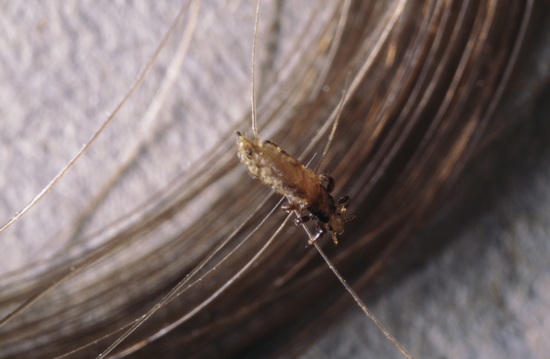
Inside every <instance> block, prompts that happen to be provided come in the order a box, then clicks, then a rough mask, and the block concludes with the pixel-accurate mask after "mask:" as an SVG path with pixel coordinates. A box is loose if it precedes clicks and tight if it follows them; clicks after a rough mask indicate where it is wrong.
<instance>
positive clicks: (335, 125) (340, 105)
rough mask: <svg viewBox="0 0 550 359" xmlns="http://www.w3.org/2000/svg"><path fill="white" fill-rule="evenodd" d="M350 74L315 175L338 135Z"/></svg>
mask: <svg viewBox="0 0 550 359" xmlns="http://www.w3.org/2000/svg"><path fill="white" fill-rule="evenodd" d="M350 74H351V73H349V72H348V75H347V76H346V83H345V85H344V91H343V94H342V99H341V100H340V104H339V105H338V112H336V118H335V119H334V125H333V126H332V131H330V136H329V137H328V141H327V144H326V146H325V149H324V151H323V154H322V155H321V158H320V159H319V162H318V163H317V166H316V167H315V170H314V171H313V172H314V173H315V174H317V171H319V168H321V163H323V160H324V159H325V157H326V155H327V152H328V149H329V147H330V144H331V143H332V139H333V138H334V134H335V133H336V128H337V127H338V122H339V121H340V115H341V114H342V109H343V108H344V103H345V102H346V95H347V93H348V88H349V78H350Z"/></svg>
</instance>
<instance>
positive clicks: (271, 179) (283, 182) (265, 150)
mask: <svg viewBox="0 0 550 359" xmlns="http://www.w3.org/2000/svg"><path fill="white" fill-rule="evenodd" d="M237 147H238V152H237V154H238V157H239V159H240V160H241V162H242V163H244V164H245V165H246V166H248V172H249V173H250V174H251V175H252V177H254V178H258V179H259V180H260V181H262V182H263V183H264V184H266V185H268V186H270V187H271V188H273V189H274V190H275V191H276V192H277V193H279V194H281V195H283V196H286V197H287V198H288V200H289V201H290V203H285V204H284V205H283V206H282V208H283V210H285V211H287V212H290V211H294V210H297V211H300V212H304V211H308V212H309V214H308V215H305V216H302V217H300V218H299V219H298V220H296V224H301V223H304V222H307V221H309V220H310V219H313V220H316V230H317V234H316V235H315V237H314V238H313V239H312V240H310V244H311V243H314V242H315V241H317V240H318V239H319V238H321V237H322V236H323V235H324V234H325V233H327V232H331V234H332V239H333V241H334V243H335V244H338V240H337V238H336V235H339V234H342V233H344V223H345V222H347V221H349V220H351V219H353V218H354V216H352V217H348V218H346V219H344V218H343V217H342V213H344V212H345V211H346V208H347V205H348V204H349V202H350V198H349V197H348V196H345V197H342V198H341V199H340V200H339V201H338V203H337V204H336V203H335V201H334V198H332V196H331V195H330V192H332V190H333V188H334V180H333V179H332V177H330V176H329V175H326V174H322V175H320V176H317V175H316V174H315V173H314V172H313V171H312V170H311V169H309V168H306V167H305V166H304V165H303V164H302V163H301V162H300V161H298V160H296V159H294V158H292V157H291V156H290V155H289V154H288V153H286V152H285V151H283V150H282V149H281V148H280V147H279V146H277V145H276V144H274V143H273V142H271V141H264V142H262V141H261V140H260V139H258V138H253V139H249V138H246V137H244V136H243V135H241V133H239V132H237ZM324 181H326V186H325V185H323V182H324Z"/></svg>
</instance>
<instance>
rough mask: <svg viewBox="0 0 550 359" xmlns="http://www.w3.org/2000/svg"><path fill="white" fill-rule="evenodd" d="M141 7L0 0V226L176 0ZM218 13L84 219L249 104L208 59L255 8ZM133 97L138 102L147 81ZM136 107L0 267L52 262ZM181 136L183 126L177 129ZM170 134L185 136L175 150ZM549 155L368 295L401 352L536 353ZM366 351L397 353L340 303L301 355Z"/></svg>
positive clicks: (142, 189) (129, 201) (221, 51)
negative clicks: (439, 247) (442, 243)
mask: <svg viewBox="0 0 550 359" xmlns="http://www.w3.org/2000/svg"><path fill="white" fill-rule="evenodd" d="M268 3H269V2H266V4H265V5H264V6H269V4H268ZM152 4H153V3H151V4H149V5H146V3H135V4H134V3H131V4H127V3H124V2H101V3H98V2H96V1H79V2H76V1H74V2H62V3H44V2H36V3H32V4H31V3H30V2H24V3H23V2H21V3H15V2H12V3H8V4H4V5H2V9H1V11H0V27H1V28H0V31H1V33H2V36H0V45H1V46H0V49H1V50H0V55H1V59H0V71H1V72H0V79H1V85H0V116H1V118H2V119H3V120H2V121H1V125H0V126H1V127H0V141H1V145H0V187H1V188H2V196H0V220H1V221H2V222H5V221H6V220H7V219H8V218H9V217H10V216H11V215H13V214H14V213H15V212H16V211H17V210H19V209H21V208H22V207H23V206H24V205H25V204H26V203H28V201H29V200H30V199H31V198H32V197H33V196H34V195H36V194H37V193H38V192H39V191H40V190H41V189H42V188H43V186H44V185H45V184H46V183H47V182H48V181H49V180H50V179H51V178H52V177H53V176H54V175H55V174H56V173H57V171H59V169H60V168H61V167H62V166H63V165H64V164H65V163H66V162H67V161H68V160H69V159H70V158H71V157H72V156H73V155H74V154H75V153H76V151H77V150H78V149H79V148H80V147H81V146H82V144H83V143H84V142H85V141H86V140H87V139H88V138H89V137H90V135H91V134H92V133H93V131H94V130H95V129H97V128H98V126H99V124H100V123H101V122H102V121H103V120H104V118H105V114H106V113H108V112H110V111H111V110H112V109H113V108H114V106H115V104H116V103H117V101H118V100H119V99H120V98H121V97H122V95H123V94H124V93H125V91H126V89H127V88H128V87H129V86H130V83H131V81H132V80H133V77H134V76H135V74H136V73H137V72H138V71H139V69H140V68H141V67H143V65H144V63H145V61H146V59H147V58H148V56H149V55H150V54H151V53H152V51H153V49H154V47H155V46H156V45H157V43H158V41H159V39H160V37H161V35H162V34H163V32H164V31H165V30H166V28H167V27H168V22H169V19H171V18H173V16H174V14H175V12H176V11H177V9H178V8H179V4H178V3H177V2H176V1H174V2H162V3H161V2H155V3H154V5H152ZM228 4H229V5H228V8H229V9H232V7H233V6H234V7H236V8H237V9H240V8H239V6H240V4H239V2H229V3H228ZM209 6H211V5H209V2H206V3H205V4H204V8H205V9H208V8H209ZM218 11H219V12H218V13H216V12H212V13H210V12H208V11H206V13H203V16H204V17H203V18H201V19H202V21H200V22H199V24H200V25H199V26H202V28H201V29H198V30H200V31H199V32H198V34H199V35H198V38H197V39H196V41H194V42H193V44H192V46H195V47H201V48H202V50H201V54H204V53H207V54H210V55H211V56H212V57H211V58H210V60H209V61H210V62H209V61H205V60H204V58H201V59H196V60H195V61H193V57H191V58H190V61H189V62H188V63H187V65H186V66H188V68H187V72H186V74H187V76H186V77H184V78H183V79H180V82H179V83H178V85H176V90H175V92H176V95H175V96H176V97H177V98H173V99H171V100H169V101H168V105H167V107H166V112H167V114H166V115H165V116H167V117H169V118H171V117H172V116H174V117H175V118H176V119H178V120H177V121H176V122H172V121H171V120H161V121H166V123H170V125H165V127H163V126H160V130H159V131H160V134H159V135H158V137H159V138H160V140H157V141H156V143H157V144H160V145H157V146H155V147H154V150H151V152H150V153H148V156H146V158H145V160H144V161H145V164H144V165H143V166H144V167H145V168H147V171H143V170H140V169H137V170H136V171H135V173H132V174H130V175H129V177H128V178H126V179H125V182H124V184H123V185H121V188H120V190H119V191H114V193H115V195H114V197H113V198H111V199H108V201H107V204H105V205H104V207H103V208H102V209H101V210H100V211H98V212H99V213H100V218H96V219H94V221H93V222H92V223H91V224H90V227H93V226H96V225H100V224H101V223H106V222H107V221H108V220H109V218H112V216H113V215H115V214H117V213H119V212H120V211H122V210H123V209H124V208H128V207H131V206H132V205H135V204H136V203H139V202H140V201H141V199H142V198H144V197H145V196H146V193H150V192H151V191H152V190H154V189H155V188H162V186H163V185H165V183H167V182H168V181H169V179H170V178H171V177H172V176H174V175H175V173H177V172H179V171H181V170H182V169H183V168H185V166H187V165H189V163H191V162H192V160H193V158H195V157H194V156H198V155H200V152H198V153H194V152H193V151H192V150H191V151H189V150H188V149H189V148H194V145H198V144H201V146H205V147H208V146H212V145H215V143H216V141H217V140H218V139H219V136H220V134H221V133H223V130H224V127H223V126H227V124H228V123H234V122H236V121H237V120H238V119H239V118H240V116H243V114H244V113H246V111H247V110H248V106H249V102H248V101H249V96H248V88H249V78H248V76H249V68H248V65H247V64H246V61H240V60H239V61H236V62H234V63H237V64H239V65H235V67H233V68H230V69H227V68H226V69H218V70H214V68H215V66H214V65H215V63H216V62H218V61H219V58H218V57H223V58H224V59H225V60H224V61H222V62H223V63H226V62H225V61H227V63H233V62H232V61H229V60H227V57H229V56H235V57H236V58H238V59H241V58H243V59H248V58H249V46H250V39H251V36H249V35H250V34H251V26H249V27H248V29H247V30H242V28H241V27H240V26H237V24H236V23H238V24H242V23H248V24H249V25H251V24H252V12H251V7H247V10H246V11H237V10H235V12H234V13H231V14H235V15H232V16H226V17H225V18H224V19H225V21H227V23H225V22H224V24H225V25H223V26H222V27H220V28H218V27H212V29H213V30H211V31H208V29H209V24H211V23H212V22H213V21H217V19H218V18H219V16H220V12H222V11H221V10H218ZM224 11H229V10H224ZM229 13H230V12H229ZM266 13H267V11H266ZM228 29H232V30H231V31H234V32H231V31H229V30H228ZM235 29H236V30H235ZM249 30H250V31H249ZM228 32H230V33H228ZM222 35H223V36H227V39H228V40H226V41H222V42H216V44H215V47H216V48H215V49H212V50H208V46H212V47H214V45H212V43H211V42H210V41H211V40H210V39H211V38H216V37H219V36H222ZM209 36H210V37H209ZM231 39H233V40H231ZM236 39H240V40H239V41H237V40H236ZM205 48H206V50H205ZM235 53H236V54H235ZM234 54H235V55H234ZM243 54H244V55H243ZM164 61H165V63H166V60H164ZM186 91H191V93H196V92H199V93H203V94H206V95H207V96H206V95H199V96H200V97H202V98H205V97H206V98H210V99H211V101H210V102H208V103H201V104H197V103H195V102H193V101H191V100H190V99H189V97H186V95H185V94H186ZM138 96H140V97H139V98H143V99H145V98H150V93H144V94H138ZM178 106H180V107H179V108H180V109H178ZM181 106H183V107H184V108H185V111H182V110H181ZM132 108H133V109H132V110H130V113H128V114H126V115H125V116H122V117H121V118H120V119H119V120H117V121H116V122H115V123H114V124H113V125H112V126H111V127H110V129H109V130H108V131H107V132H106V133H105V134H104V135H103V136H102V138H103V139H102V140H101V142H98V144H97V145H96V146H95V147H94V149H93V150H92V151H91V152H90V154H89V155H88V156H87V158H84V159H83V160H82V164H81V165H78V166H76V167H75V168H74V169H73V170H72V171H71V173H70V174H69V175H68V177H67V178H65V179H64V180H63V181H62V183H60V186H59V187H58V188H57V189H56V190H55V191H54V192H52V193H51V194H49V195H48V197H47V198H45V200H44V201H43V203H41V204H40V205H39V206H38V207H37V208H35V209H33V210H32V211H31V212H30V213H29V214H28V215H26V216H25V217H23V218H22V220H21V221H20V223H18V224H17V225H15V226H13V227H12V228H10V229H9V230H8V231H6V232H5V233H3V234H2V235H1V237H0V239H1V241H0V266H1V268H0V269H1V271H2V272H1V273H6V271H10V270H15V269H20V268H22V267H24V266H25V265H26V264H28V263H29V258H32V260H38V259H44V258H48V256H51V255H53V253H55V251H56V249H57V248H59V247H60V246H62V245H63V243H57V242H56V241H55V240H53V239H52V238H57V237H56V236H57V235H58V234H59V233H61V232H62V230H63V228H64V227H65V226H66V223H69V222H70V220H71V218H73V216H74V214H75V212H77V211H78V210H79V209H81V208H82V207H83V206H84V203H86V201H87V199H88V198H90V197H91V195H92V194H93V193H94V190H95V189H97V188H98V187H99V186H100V185H101V183H102V180H103V179H104V178H105V177H106V176H107V174H108V173H109V171H110V169H111V168H113V167H114V166H116V161H117V158H118V156H119V155H120V153H121V152H123V148H124V147H125V146H126V144H127V143H128V142H130V141H131V138H132V136H133V135H134V134H135V132H136V128H137V126H138V125H137V122H138V120H137V119H139V118H140V115H139V114H140V113H142V112H143V110H144V106H143V105H142V102H141V100H138V101H136V103H135V104H134V107H132ZM178 116H179V117H178ZM189 119H192V120H189ZM161 123H162V122H161ZM193 126H198V130H197V128H192V127H193ZM189 133H193V134H194V136H191V137H189V136H187V137H186V134H189ZM180 138H186V141H188V142H185V146H184V147H181V146H182V143H184V142H183V141H181V140H180ZM189 141H191V142H189ZM167 154H176V155H167ZM160 159H162V161H160ZM164 161H167V162H168V163H166V162H164ZM160 162H162V163H160ZM545 163H546V164H550V157H549V156H547V157H545V158H544V161H542V164H541V165H540V167H538V168H536V169H533V173H531V174H530V176H529V177H528V178H527V179H523V180H521V181H515V183H514V184H513V185H509V186H501V187H499V188H500V191H501V192H500V194H499V195H497V196H496V197H497V198H500V199H498V200H496V202H495V203H496V205H495V207H494V208H493V209H491V210H488V211H485V212H483V213H482V214H481V215H480V217H479V218H476V219H475V220H474V221H473V222H472V223H471V224H470V225H469V226H468V227H467V228H466V229H465V230H464V231H463V232H461V233H458V234H457V235H458V237H459V238H458V240H457V241H456V242H455V243H454V244H453V245H451V246H450V247H449V248H448V249H447V250H446V251H445V252H444V253H443V254H442V255H441V256H440V257H438V258H436V259H435V260H434V261H433V262H431V263H429V264H428V265H427V266H426V267H425V268H424V269H422V270H421V271H418V272H416V273H415V274H413V275H412V276H410V277H408V278H407V279H406V280H405V281H404V282H402V283H401V284H400V285H399V286H398V287H396V288H393V289H392V290H391V291H388V292H386V293H383V294H382V295H381V296H380V297H379V299H378V300H377V301H376V302H374V303H372V304H370V308H371V310H372V311H373V312H374V313H375V314H376V315H377V316H378V317H379V319H380V320H381V321H382V322H384V323H385V324H386V325H387V326H388V329H389V330H390V331H391V332H392V333H393V334H394V335H395V336H396V337H397V339H398V340H400V341H401V342H402V344H403V345H405V347H407V348H408V349H409V350H410V351H411V353H413V354H416V355H418V357H431V358H434V357H448V358H503V357H508V358H517V357H521V358H545V357H547V353H549V352H550V344H549V342H548V341H547V340H546V338H547V337H548V334H549V332H550V315H549V313H550V311H549V310H548V308H549V307H550V273H549V271H550V267H549V266H548V264H547V262H548V260H547V258H550V248H549V247H550V245H549V241H548V234H549V232H550V226H548V223H550V210H549V209H550V186H549V185H550V167H548V166H545V165H544V164H545ZM533 167H534V168H535V167H536V166H533ZM520 177H521V176H520ZM58 246H59V247H58ZM29 275H30V274H29ZM10 278H11V279H13V278H16V277H10ZM4 280H6V278H4ZM365 357H370V358H387V357H396V358H398V357H400V356H399V354H398V353H397V352H396V350H395V349H394V348H393V347H392V346H391V345H390V344H389V342H388V341H387V339H385V338H384V337H383V336H382V334H381V333H380V332H379V331H378V330H377V329H376V328H375V326H374V325H373V324H372V323H371V322H370V321H368V320H367V319H365V318H364V317H363V315H362V314H361V313H360V312H359V311H358V310H353V311H351V312H350V313H349V314H347V315H346V316H345V317H344V318H343V319H342V322H341V323H340V324H339V326H338V327H336V328H335V329H334V330H332V331H331V332H330V333H328V334H327V336H326V337H323V338H320V339H319V343H318V345H317V346H315V347H313V348H311V350H310V351H309V352H308V353H306V354H305V355H304V358H365Z"/></svg>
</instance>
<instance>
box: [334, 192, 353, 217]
mask: <svg viewBox="0 0 550 359" xmlns="http://www.w3.org/2000/svg"><path fill="white" fill-rule="evenodd" d="M350 202H351V197H350V196H344V197H342V198H340V200H339V201H338V204H337V205H336V210H340V212H341V213H346V210H347V209H348V206H349V203H350Z"/></svg>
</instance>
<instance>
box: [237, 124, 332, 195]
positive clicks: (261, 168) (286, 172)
mask: <svg viewBox="0 0 550 359" xmlns="http://www.w3.org/2000/svg"><path fill="white" fill-rule="evenodd" d="M237 146H238V152H237V155H238V157H239V159H240V160H241V162H242V163H244V164H245V165H246V166H247V167H248V172H249V173H250V174H251V175H252V177H254V178H258V179H259V180H261V181H262V182H263V183H264V184H266V185H268V186H270V187H271V188H273V189H274V190H275V191H276V192H277V193H279V194H281V195H283V196H287V197H288V198H289V199H290V201H291V202H293V203H296V204H300V205H304V206H307V205H309V204H310V203H311V200H312V199H316V198H318V197H319V195H320V191H321V190H322V188H321V183H320V181H319V178H318V177H317V176H316V175H315V173H314V172H313V171H312V170H310V169H309V168H306V167H305V166H304V165H303V164H302V163H301V162H300V161H297V160H295V159H294V158H292V157H290V156H289V155H288V154H287V153H286V152H285V151H283V150H281V149H280V148H279V146H277V145H276V144H274V143H273V142H271V141H265V142H262V141H260V140H259V139H257V138H253V139H248V138H246V137H244V136H242V135H241V134H240V133H239V132H237Z"/></svg>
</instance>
